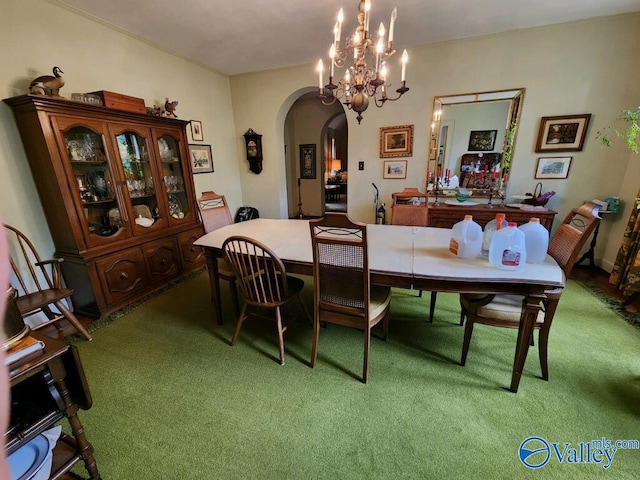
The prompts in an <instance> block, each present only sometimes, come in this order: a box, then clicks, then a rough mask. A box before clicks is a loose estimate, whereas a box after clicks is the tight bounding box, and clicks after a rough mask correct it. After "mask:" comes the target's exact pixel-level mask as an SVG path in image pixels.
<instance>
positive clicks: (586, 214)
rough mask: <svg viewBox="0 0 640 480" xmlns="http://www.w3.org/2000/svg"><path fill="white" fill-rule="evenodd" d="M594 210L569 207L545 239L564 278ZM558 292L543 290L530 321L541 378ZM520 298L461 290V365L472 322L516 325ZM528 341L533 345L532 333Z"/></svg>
mask: <svg viewBox="0 0 640 480" xmlns="http://www.w3.org/2000/svg"><path fill="white" fill-rule="evenodd" d="M598 210H599V206H598V205H596V204H594V203H591V202H586V203H584V204H583V205H581V206H579V207H577V208H574V209H572V210H571V212H569V214H568V215H567V216H566V217H565V219H564V220H563V222H562V224H561V225H560V226H559V227H558V229H557V230H556V232H555V234H554V235H553V237H552V238H551V240H550V242H549V247H548V249H547V253H548V254H549V255H550V256H551V257H553V258H554V260H555V261H556V262H558V265H560V267H561V268H562V270H563V271H564V275H565V277H566V278H569V275H570V274H571V270H572V269H573V266H574V264H575V261H576V258H577V256H578V255H579V254H580V251H581V249H582V247H583V246H584V244H585V242H586V241H587V240H588V238H589V237H590V236H591V234H592V232H593V231H594V229H595V228H596V226H597V225H598V223H599V222H600V217H599V215H598ZM561 293H562V289H553V290H549V291H547V292H545V297H546V298H545V299H544V300H543V301H542V308H541V309H540V312H539V313H538V317H537V318H536V321H535V323H534V329H536V330H539V333H538V351H539V356H540V367H541V370H542V378H543V379H544V380H549V367H548V363H547V346H548V340H549V331H550V329H551V324H552V322H553V317H554V315H555V312H556V308H557V307H558V302H559V300H560V295H561ZM524 301H525V300H524V297H523V296H518V295H474V294H461V295H460V304H461V306H462V318H463V320H464V319H465V318H466V325H465V331H464V342H463V345H462V357H461V360H460V364H461V365H463V366H464V365H465V363H466V361H467V354H468V352H469V345H470V343H471V336H472V334H473V326H474V325H475V324H476V323H481V324H484V325H490V326H494V327H504V328H518V327H519V325H520V314H521V312H522V308H523V302H524ZM531 344H532V345H533V337H532V338H531Z"/></svg>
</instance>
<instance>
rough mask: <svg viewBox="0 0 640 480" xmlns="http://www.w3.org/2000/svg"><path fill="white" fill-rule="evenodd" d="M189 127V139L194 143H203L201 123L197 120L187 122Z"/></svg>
mask: <svg viewBox="0 0 640 480" xmlns="http://www.w3.org/2000/svg"><path fill="white" fill-rule="evenodd" d="M189 124H190V125H191V139H192V140H193V141H194V142H204V133H202V122H201V121H199V120H191V121H189Z"/></svg>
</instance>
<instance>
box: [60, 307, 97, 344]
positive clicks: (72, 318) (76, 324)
mask: <svg viewBox="0 0 640 480" xmlns="http://www.w3.org/2000/svg"><path fill="white" fill-rule="evenodd" d="M54 305H55V306H56V307H57V308H58V310H60V313H62V314H63V315H64V316H65V318H66V319H67V320H69V323H71V325H73V326H74V327H76V330H78V332H80V334H81V335H82V336H83V337H84V338H86V339H87V340H89V341H91V340H92V338H91V335H90V334H89V332H88V331H87V329H86V328H84V327H83V326H82V324H81V323H80V320H78V319H77V318H76V316H75V315H74V314H73V313H71V311H70V310H69V309H68V308H67V307H65V306H64V304H63V303H62V302H55V303H54Z"/></svg>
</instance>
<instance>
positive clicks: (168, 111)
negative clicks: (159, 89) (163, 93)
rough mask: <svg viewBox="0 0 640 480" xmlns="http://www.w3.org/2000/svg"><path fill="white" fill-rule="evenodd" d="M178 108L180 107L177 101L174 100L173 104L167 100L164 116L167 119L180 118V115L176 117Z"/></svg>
mask: <svg viewBox="0 0 640 480" xmlns="http://www.w3.org/2000/svg"><path fill="white" fill-rule="evenodd" d="M177 106H178V102H177V101H176V100H174V101H173V102H170V101H169V99H168V98H165V102H164V115H165V117H175V118H178V115H176V107H177Z"/></svg>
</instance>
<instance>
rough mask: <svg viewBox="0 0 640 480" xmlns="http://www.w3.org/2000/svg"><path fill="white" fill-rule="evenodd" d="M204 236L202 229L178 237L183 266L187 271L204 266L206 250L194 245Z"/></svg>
mask: <svg viewBox="0 0 640 480" xmlns="http://www.w3.org/2000/svg"><path fill="white" fill-rule="evenodd" d="M202 235H204V231H203V229H202V228H198V229H196V230H189V231H188V232H183V233H181V234H179V235H178V244H179V245H180V254H181V255H182V265H183V267H184V269H185V270H192V269H195V268H198V267H201V266H203V265H204V250H203V249H202V248H201V247H197V246H196V245H194V244H193V242H195V241H196V240H197V239H198V238H200V237H201V236H202Z"/></svg>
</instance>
